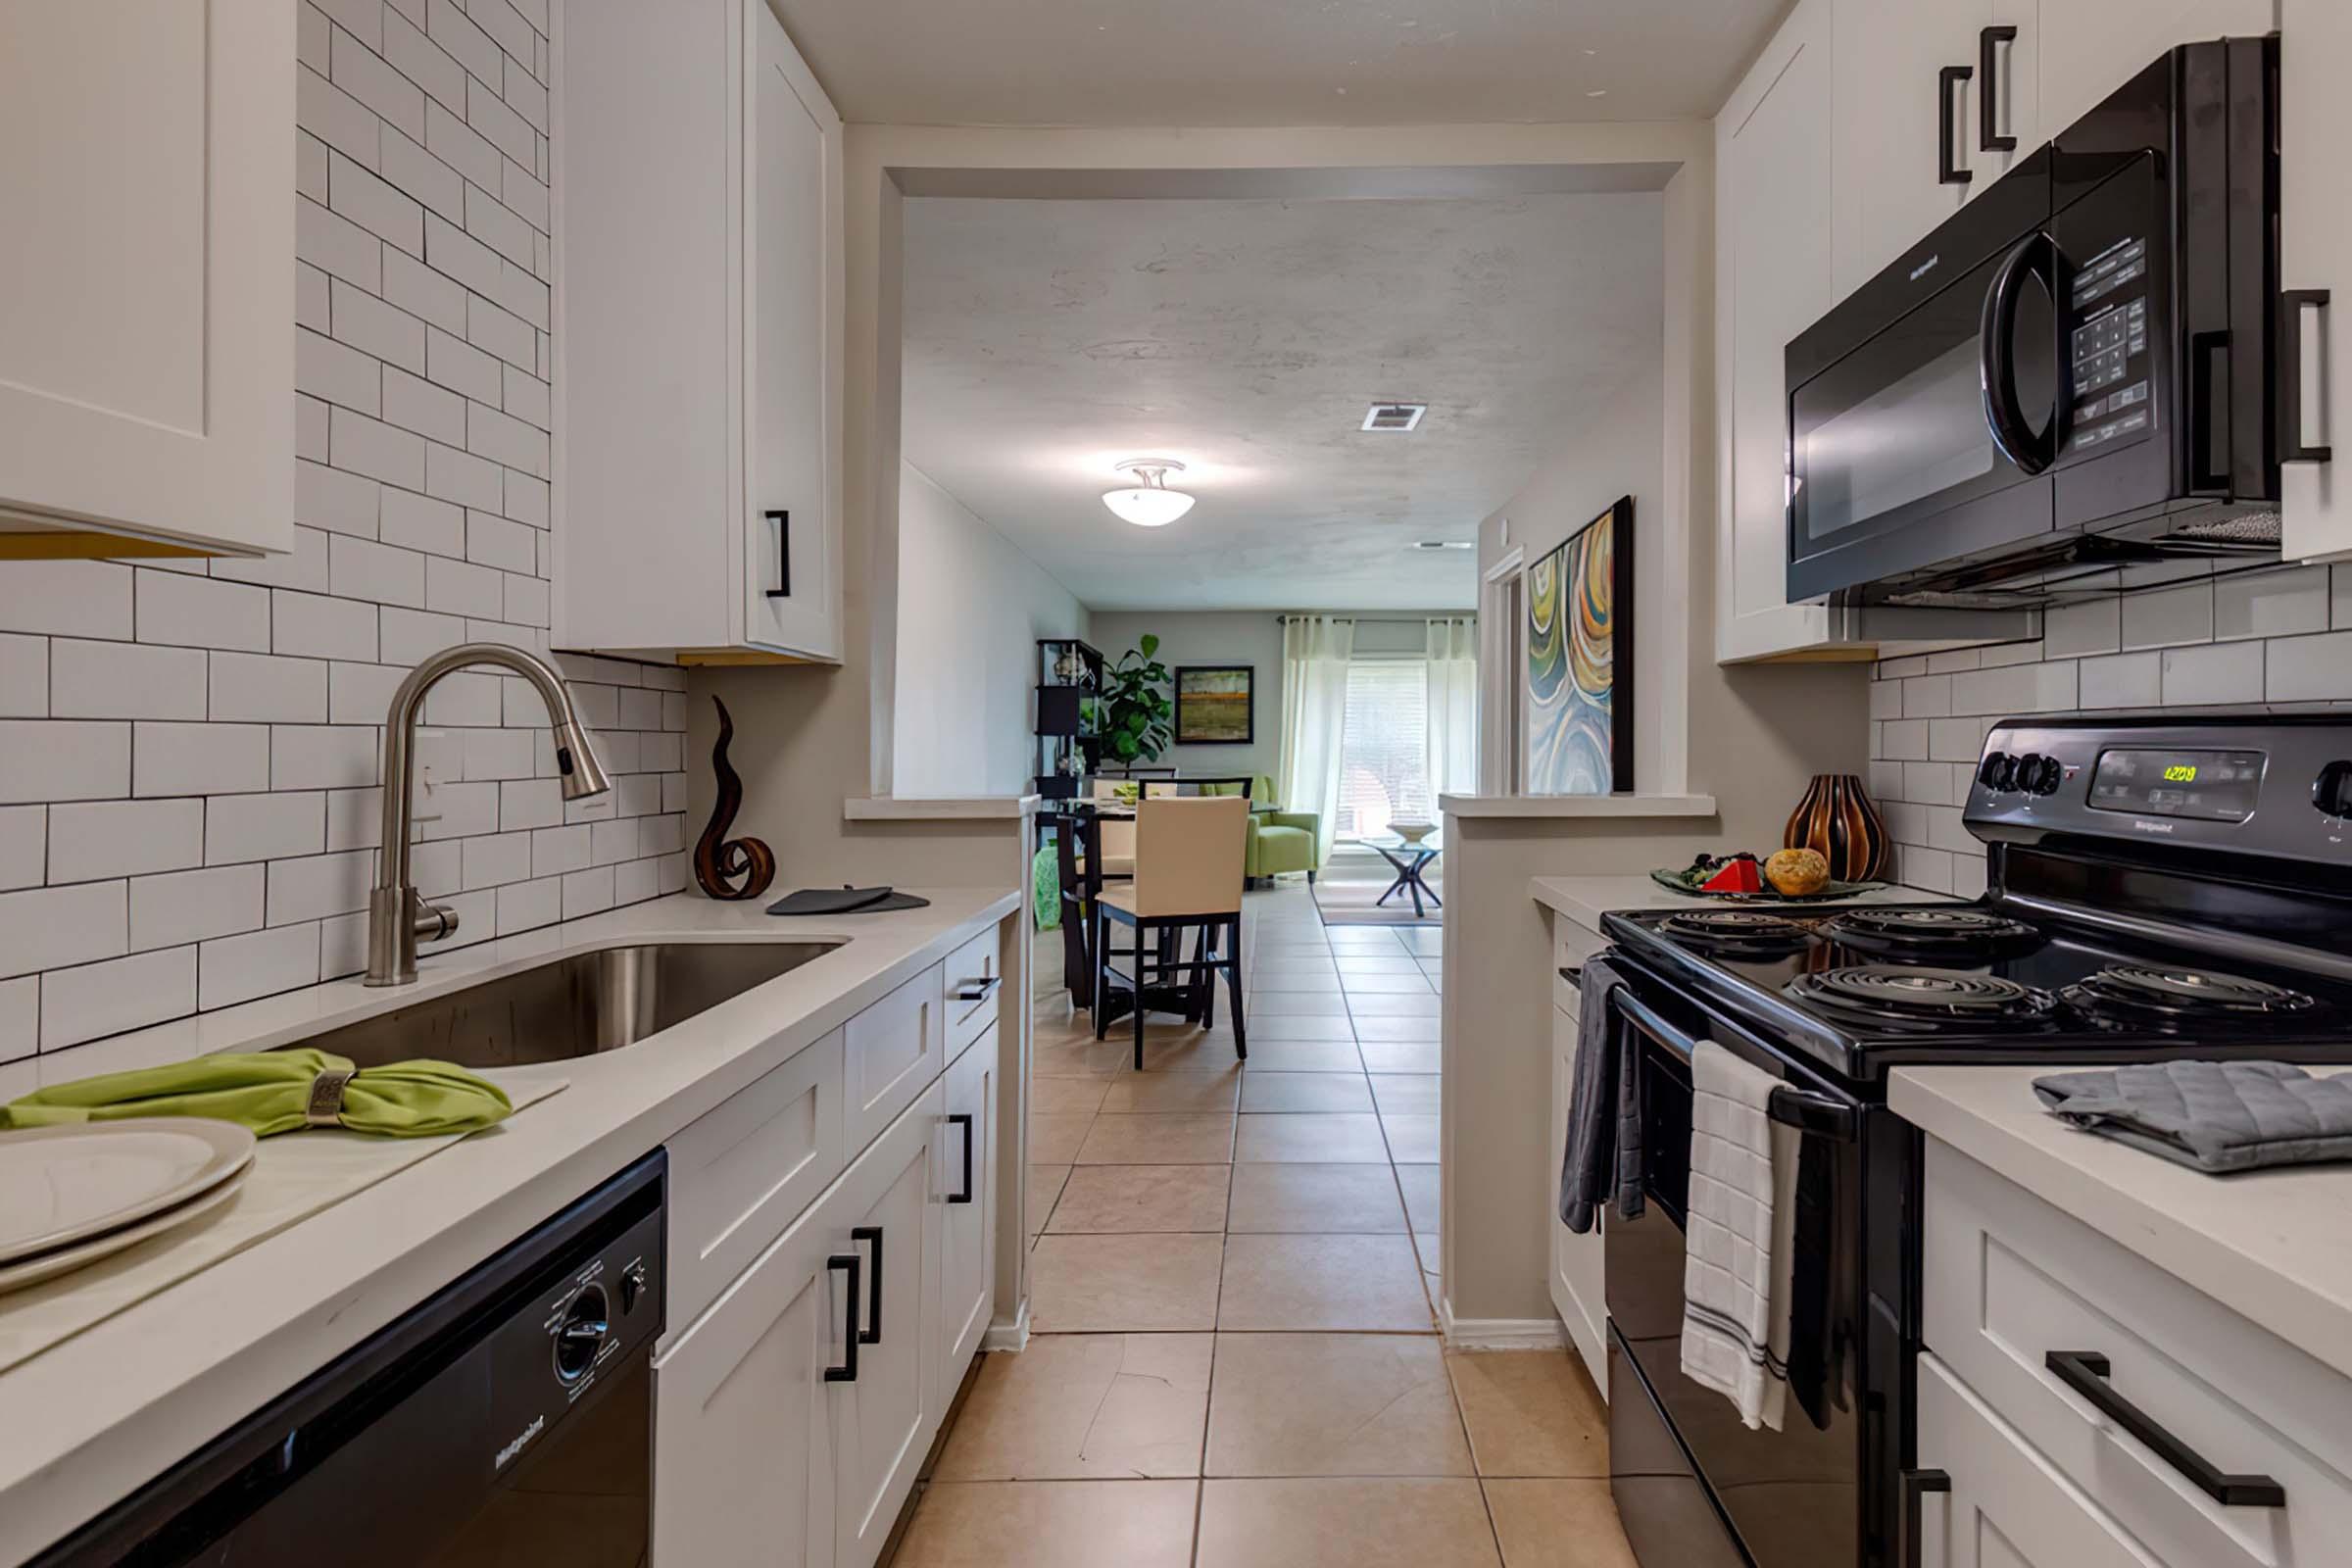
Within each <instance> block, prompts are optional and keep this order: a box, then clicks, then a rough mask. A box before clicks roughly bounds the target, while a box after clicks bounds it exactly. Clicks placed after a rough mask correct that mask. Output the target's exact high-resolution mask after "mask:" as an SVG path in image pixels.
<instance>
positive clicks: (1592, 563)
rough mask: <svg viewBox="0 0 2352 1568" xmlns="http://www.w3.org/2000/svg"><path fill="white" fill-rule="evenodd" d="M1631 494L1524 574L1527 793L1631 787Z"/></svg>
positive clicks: (1575, 792) (1577, 792)
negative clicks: (1525, 587)
mask: <svg viewBox="0 0 2352 1568" xmlns="http://www.w3.org/2000/svg"><path fill="white" fill-rule="evenodd" d="M1633 681H1634V498H1633V497H1632V496H1625V497H1621V498H1620V499H1619V500H1618V501H1617V503H1616V505H1614V506H1612V507H1610V508H1609V510H1608V511H1606V512H1604V513H1602V514H1601V515H1599V516H1597V517H1595V518H1593V520H1592V521H1591V522H1590V523H1587V524H1586V525H1585V526H1584V527H1583V528H1581V529H1579V530H1577V531H1576V532H1575V533H1573V534H1571V535H1569V536H1568V538H1567V540H1566V541H1565V542H1564V543H1562V544H1561V546H1560V547H1559V548H1558V549H1557V550H1554V551H1553V552H1552V553H1551V554H1549V555H1547V556H1545V557H1544V559H1543V560H1541V561H1539V562H1537V563H1536V564H1534V565H1533V566H1531V567H1529V568H1528V572H1527V793H1528V794H1530V795H1608V794H1612V793H1615V792H1618V791H1623V790H1630V789H1632V788H1633V787H1634V691H1633Z"/></svg>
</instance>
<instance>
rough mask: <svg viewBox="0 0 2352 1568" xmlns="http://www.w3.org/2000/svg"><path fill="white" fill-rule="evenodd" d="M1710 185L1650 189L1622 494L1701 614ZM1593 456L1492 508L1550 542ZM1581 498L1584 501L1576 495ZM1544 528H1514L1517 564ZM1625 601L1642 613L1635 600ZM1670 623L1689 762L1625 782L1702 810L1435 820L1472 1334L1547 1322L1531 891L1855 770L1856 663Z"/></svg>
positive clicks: (1567, 461) (1540, 970)
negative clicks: (1655, 374)
mask: <svg viewBox="0 0 2352 1568" xmlns="http://www.w3.org/2000/svg"><path fill="white" fill-rule="evenodd" d="M1712 180H1713V173H1712V162H1711V157H1710V156H1709V155H1708V154H1705V153H1701V154H1700V155H1698V156H1696V157H1694V158H1693V160H1692V161H1691V163H1690V164H1688V165H1686V167H1685V169H1684V171H1683V172H1682V173H1681V174H1679V175H1678V176H1677V177H1676V179H1675V180H1674V182H1673V183H1672V184H1670V185H1669V186H1668V187H1667V192H1666V196H1667V201H1666V230H1665V266H1666V273H1667V277H1666V283H1667V294H1666V319H1665V321H1664V323H1663V335H1664V347H1665V357H1664V358H1665V375H1664V380H1663V383H1662V386H1661V389H1660V393H1661V397H1662V400H1663V410H1664V417H1663V421H1662V430H1661V442H1660V453H1661V459H1660V464H1659V466H1658V471H1657V484H1656V500H1655V503H1654V504H1649V498H1648V497H1645V496H1643V495H1642V494H1641V493H1640V492H1639V491H1637V493H1636V495H1635V501H1636V508H1635V522H1636V526H1637V528H1638V529H1648V530H1651V531H1653V532H1654V534H1655V535H1656V538H1657V542H1658V545H1659V550H1660V554H1661V556H1662V557H1663V560H1662V562H1661V563H1660V565H1659V567H1658V569H1659V571H1660V578H1661V580H1660V582H1659V584H1658V586H1659V587H1660V588H1661V589H1662V590H1663V597H1664V599H1665V602H1666V603H1667V605H1669V606H1682V607H1690V606H1699V607H1704V606H1709V605H1712V604H1713V603H1714V602H1715V601H1714V562H1713V559H1712V558H1713V549H1712V540H1713V537H1714V530H1713V529H1712V528H1711V527H1709V526H1706V525H1705V520H1706V519H1708V518H1710V517H1712V516H1713V515H1714V510H1713V509H1714V493H1715V464H1714V418H1713V413H1712V411H1713V409H1714V407H1715V397H1714V382H1713V364H1712V358H1711V354H1710V352H1709V350H1708V347H1707V345H1709V344H1711V343H1712V342H1713V340H1714V329H1713V324H1712V322H1713V299H1714V277H1713V271H1714V269H1713V265H1712V261H1711V258H1712V256H1713V254H1714V235H1713V217H1712V214H1713V199H1712ZM1590 461H1591V460H1590V457H1589V455H1588V454H1586V453H1585V452H1584V451H1582V450H1581V449H1578V448H1576V447H1573V446H1571V447H1569V448H1568V449H1566V450H1565V451H1564V453H1563V456H1562V457H1560V458H1559V459H1557V460H1555V461H1554V463H1552V464H1550V465H1547V466H1546V467H1545V469H1544V471H1543V472H1540V473H1539V474H1538V475H1537V476H1536V478H1535V479H1534V480H1533V481H1531V482H1530V484H1529V485H1528V486H1527V488H1526V489H1525V490H1524V491H1523V492H1522V493H1521V495H1520V496H1519V497H1515V498H1514V499H1513V502H1512V504H1511V505H1510V506H1507V507H1505V508H1503V509H1502V510H1501V513H1500V514H1498V515H1514V516H1517V517H1520V518H1524V519H1526V521H1525V525H1526V526H1528V527H1530V528H1531V529H1533V528H1539V527H1540V528H1543V529H1553V528H1558V529H1561V532H1563V533H1564V531H1565V526H1573V525H1575V523H1576V522H1578V521H1582V520H1587V519H1588V518H1589V516H1590V512H1589V511H1588V512H1586V514H1585V516H1584V517H1577V516H1575V513H1576V512H1577V511H1578V510H1580V509H1586V508H1588V506H1590V507H1592V508H1597V506H1598V505H1600V504H1604V503H1605V502H1607V501H1609V500H1611V499H1614V497H1615V495H1616V494H1618V493H1620V492H1619V489H1618V488H1613V485H1614V480H1608V481H1604V482H1598V483H1595V482H1594V481H1593V479H1592V478H1590V477H1587V476H1586V475H1585V474H1584V473H1583V472H1582V471H1581V466H1582V465H1584V464H1587V463H1589V462H1590ZM1626 461H1627V462H1629V463H1630V462H1631V460H1630V459H1628V460H1626ZM1608 471H1609V472H1611V473H1614V472H1616V471H1619V470H1616V469H1611V470H1608ZM1595 491H1597V492H1603V493H1601V494H1599V496H1598V500H1597V501H1593V502H1590V503H1589V502H1588V501H1587V500H1586V499H1584V498H1585V497H1586V496H1588V495H1589V494H1591V493H1593V492H1595ZM1571 496H1573V497H1576V498H1577V499H1576V500H1575V501H1574V502H1573V503H1571V502H1569V501H1568V500H1566V499H1564V498H1565V497H1571ZM1496 532H1497V530H1496V528H1495V524H1494V520H1493V519H1490V521H1489V525H1488V527H1487V528H1486V529H1484V530H1482V532H1481V543H1480V555H1481V560H1482V563H1483V562H1488V561H1492V560H1494V559H1495V556H1496V555H1499V553H1500V550H1499V546H1498V544H1497V543H1496V542H1495V535H1496ZM1560 536H1561V535H1560V534H1559V533H1553V534H1551V535H1550V537H1549V539H1545V538H1544V536H1543V535H1541V534H1534V535H1531V537H1530V539H1529V559H1530V560H1531V561H1532V560H1534V559H1535V557H1536V555H1537V553H1538V551H1539V549H1541V548H1548V545H1549V543H1551V542H1556V540H1557V538H1558V537H1560ZM1490 551H1493V552H1494V554H1490ZM1637 559H1638V560H1639V561H1641V562H1642V564H1644V565H1647V564H1648V558H1647V557H1639V558H1637ZM1639 603H1641V604H1642V606H1643V608H1644V609H1645V610H1646V609H1647V608H1648V603H1649V601H1648V599H1647V597H1646V596H1644V597H1643V598H1642V600H1641V601H1639ZM1660 618H1661V619H1667V618H1668V617H1667V616H1663V615H1662V616H1661V617H1660ZM1681 621H1682V623H1681V625H1680V626H1679V627H1678V629H1677V631H1676V633H1675V635H1674V638H1673V639H1672V640H1661V639H1654V638H1653V639H1651V640H1649V641H1648V642H1646V643H1643V642H1640V640H1639V639H1638V648H1639V657H1640V658H1641V660H1642V665H1641V668H1642V681H1643V682H1647V683H1649V689H1650V692H1651V693H1652V694H1654V695H1655V696H1656V697H1658V698H1659V699H1660V704H1659V706H1660V709H1661V711H1660V714H1659V717H1660V719H1661V721H1662V722H1663V725H1664V728H1663V731H1662V734H1661V739H1662V740H1663V741H1665V743H1666V744H1667V746H1668V747H1669V748H1683V749H1687V750H1685V752H1684V755H1685V756H1686V757H1687V767H1686V769H1685V770H1684V771H1683V772H1682V773H1681V774H1680V775H1679V776H1669V777H1662V778H1659V779H1656V780H1650V779H1643V780H1641V781H1640V782H1641V785H1642V792H1644V793H1656V792H1659V791H1662V790H1673V789H1677V788H1682V787H1684V785H1685V783H1686V781H1687V787H1688V789H1689V791H1690V792H1691V793H1693V794H1702V795H1713V796H1714V797H1715V798H1716V801H1717V803H1718V814H1717V815H1716V816H1715V817H1712V818H1706V817H1679V818H1650V819H1646V820H1644V819H1642V818H1624V817H1616V818H1583V819H1561V818H1551V819H1537V820H1530V819H1514V818H1496V817H1475V818H1474V817H1467V816H1454V817H1449V818H1448V819H1447V822H1446V962H1445V978H1446V1001H1445V1037H1446V1047H1445V1049H1446V1061H1445V1069H1446V1096H1445V1101H1444V1108H1443V1116H1444V1139H1445V1147H1446V1164H1447V1170H1448V1174H1449V1180H1448V1182H1447V1184H1446V1194H1445V1208H1446V1214H1445V1219H1444V1234H1445V1238H1446V1240H1445V1249H1446V1256H1445V1266H1444V1271H1443V1289H1444V1292H1445V1297H1446V1301H1445V1310H1446V1315H1447V1320H1448V1322H1449V1323H1451V1324H1454V1325H1457V1326H1460V1327H1461V1328H1462V1329H1463V1331H1464V1332H1466V1333H1469V1334H1473V1335H1475V1334H1477V1333H1481V1332H1493V1331H1495V1330H1496V1329H1497V1328H1498V1330H1499V1332H1502V1333H1506V1334H1507V1333H1509V1332H1511V1331H1512V1330H1513V1329H1514V1328H1517V1329H1525V1328H1526V1327H1528V1326H1530V1325H1541V1324H1543V1323H1544V1322H1547V1321H1549V1320H1550V1319H1551V1318H1552V1316H1553V1312H1552V1307H1551V1301H1550V1297H1549V1293H1548V1290H1547V1285H1546V1280H1547V1274H1548V1270H1549V1256H1550V1242H1549V1238H1550V1231H1549V1224H1550V1214H1551V1212H1552V1209H1553V1207H1554V1204H1555V1202H1556V1199H1557V1191H1556V1188H1557V1183H1558V1180H1559V1168H1560V1153H1561V1152H1560V1151H1559V1150H1557V1149H1555V1148H1552V1147H1551V1143H1550V1104H1551V1066H1550V1048H1551V1028H1552V1025H1551V1019H1552V1007H1551V979H1552V965H1551V948H1550V926H1549V924H1548V919H1547V916H1546V914H1545V912H1544V909H1543V908H1542V907H1539V906H1538V905H1537V904H1536V903H1535V902H1534V900H1533V899H1532V898H1531V896H1530V895H1529V892H1528V882H1529V879H1530V878H1533V877H1538V876H1578V875H1592V874H1604V873H1612V872H1642V871H1645V870H1647V869H1649V868H1650V867H1652V866H1658V865H1673V864H1679V863H1682V862H1685V861H1687V860H1689V859H1690V858H1691V856H1692V855H1693V854H1694V853H1696V852H1697V851H1698V850H1701V849H1708V850H1721V849H1725V848H1741V849H1754V850H1759V851H1760V850H1763V849H1766V848H1770V847H1773V846H1777V845H1778V844H1779V842H1780V836H1781V830H1782V828H1783V827H1784V826H1785V824H1786V822H1787V818H1788V814H1789V809H1791V808H1792V807H1793V806H1794V805H1795V804H1796V799H1797V796H1798V794H1799V793H1800V791H1801V788H1802V785H1803V783H1804V781H1805V779H1806V778H1808V777H1809V776H1810V775H1812V774H1813V773H1815V772H1821V771H1838V772H1850V771H1859V770H1860V769H1861V767H1862V765H1863V761H1864V755H1865V753H1866V752H1867V750H1868V728H1869V726H1868V721H1867V720H1868V711H1869V709H1868V693H1867V689H1866V685H1865V682H1866V681H1867V679H1868V668H1867V666H1864V665H1841V664H1815V665H1807V664H1788V665H1770V666H1767V665H1742V666H1737V667H1731V668H1726V667H1723V666H1720V665H1718V664H1717V663H1716V662H1715V660H1714V640H1715V628H1714V622H1713V620H1712V618H1711V616H1709V615H1708V614H1706V613H1703V611H1701V612H1699V613H1691V614H1688V615H1685V616H1683V617H1681ZM1670 623H1671V621H1670ZM1677 720H1679V721H1680V722H1677ZM1668 755H1669V759H1671V752H1670V753H1669V754H1668ZM1660 765H1661V770H1662V771H1663V770H1664V769H1665V768H1667V767H1669V766H1670V765H1671V760H1669V761H1668V762H1665V763H1661V764H1660ZM1482 1325H1484V1326H1494V1327H1490V1328H1482V1327H1481V1326H1482Z"/></svg>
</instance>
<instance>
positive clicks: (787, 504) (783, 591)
mask: <svg viewBox="0 0 2352 1568" xmlns="http://www.w3.org/2000/svg"><path fill="white" fill-rule="evenodd" d="M750 5H751V10H752V13H753V23H754V26H755V28H756V34H755V47H754V60H753V82H752V87H751V91H750V92H749V94H748V95H747V102H748V110H749V112H748V115H747V117H746V124H745V130H744V134H745V138H746V145H745V149H744V156H745V161H746V170H747V174H748V177H747V180H746V185H747V191H746V200H747V202H748V204H749V207H750V211H749V213H748V214H747V215H746V228H747V229H748V231H749V233H750V235H751V252H750V265H749V267H748V268H747V275H746V276H745V279H744V301H745V314H746V318H747V320H748V324H749V333H750V342H749V344H748V346H747V354H746V360H747V364H746V374H747V375H748V376H749V378H750V380H751V387H750V394H751V395H750V398H749V400H748V407H749V428H748V429H747V430H746V432H745V449H746V452H747V456H748V466H749V474H748V479H747V483H748V489H749V495H748V497H747V501H748V505H747V508H746V512H747V516H746V519H745V522H746V526H747V528H748V529H749V530H750V539H749V545H750V548H749V550H748V552H747V559H748V561H749V563H750V581H749V589H750V596H751V598H750V606H749V609H748V611H747V614H746V619H745V625H746V626H747V628H748V629H749V632H750V640H751V641H753V642H758V643H767V644H772V645H774V646H776V647H778V648H783V649H787V650H791V651H795V652H809V653H825V654H834V653H838V652H839V646H838V628H837V627H836V625H835V624H834V613H833V609H832V606H833V602H834V601H833V588H832V584H833V574H834V573H835V572H836V571H837V570H838V569H839V568H838V564H837V563H836V562H835V561H834V559H833V549H832V542H831V538H830V532H829V530H830V527H831V523H830V513H831V510H832V504H833V497H832V495H831V489H830V485H829V483H828V478H829V476H828V473H827V462H826V459H827V453H828V450H829V448H830V446H831V442H832V439H833V435H834V432H833V431H832V430H831V429H830V428H829V427H828V419H829V417H830V411H829V409H828V408H827V406H826V405H827V400H826V398H825V395H824V389H825V385H826V383H827V381H828V379H829V378H830V377H831V375H832V374H833V373H834V370H835V367H833V366H832V365H831V364H830V363H829V355H828V342H829V334H828V332H827V330H826V275H825V274H826V257H827V252H828V248H829V246H830V244H831V241H832V235H831V234H830V233H829V232H828V229H827V224H826V221H825V215H826V214H827V213H828V212H829V210H830V205H829V200H828V192H827V190H826V178H827V171H828V169H829V168H830V167H831V163H832V161H833V158H834V156H835V154H834V150H833V148H832V146H831V138H832V137H833V136H834V135H836V134H837V133H838V130H839V122H838V121H835V120H833V118H832V111H831V109H830V107H829V106H826V105H825V103H824V99H823V97H822V96H821V94H818V93H817V92H816V90H815V85H814V83H813V82H812V81H810V80H809V77H808V72H807V68H806V67H804V66H803V65H802V64H801V60H800V57H799V56H798V55H797V54H795V53H794V52H793V49H792V45H791V42H790V41H789V40H788V39H787V38H786V37H785V35H784V26H783V24H782V23H780V22H778V21H777V20H776V18H775V14H774V13H773V12H771V11H769V10H768V8H767V7H766V6H765V5H764V4H762V3H760V0H750Z"/></svg>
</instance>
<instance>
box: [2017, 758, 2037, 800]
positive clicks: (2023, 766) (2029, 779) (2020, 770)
mask: <svg viewBox="0 0 2352 1568" xmlns="http://www.w3.org/2000/svg"><path fill="white" fill-rule="evenodd" d="M2041 761H2042V758H2041V754H2040V753H2039V752H2028V753H2027V754H2026V755H2025V756H2023V757H2021V758H2019V759H2018V760H2017V767H2016V769H2015V770H2014V772H2012V774H2011V775H2010V777H2011V779H2012V780H2013V781H2014V784H2015V787H2016V788H2018V789H2021V790H2024V791H2025V792H2026V793H2027V794H2029V795H2031V794H2033V793H2034V780H2035V779H2037V778H2039V777H2040V776H2041Z"/></svg>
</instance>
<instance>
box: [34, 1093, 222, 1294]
mask: <svg viewBox="0 0 2352 1568" xmlns="http://www.w3.org/2000/svg"><path fill="white" fill-rule="evenodd" d="M252 1159H253V1134H251V1133H249V1132H247V1131H246V1130H245V1129H244V1128H242V1127H239V1126H237V1125H236V1124H235V1123H234V1122H225V1121H211V1120H207V1119H204V1118H202V1117H195V1116H150V1117H140V1118H137V1119H133V1120H128V1121H106V1122H78V1123H75V1124H73V1126H69V1127H26V1128H23V1129H21V1130H19V1131H16V1132H0V1267H4V1266H6V1265H8V1264H11V1263H15V1262H18V1261H20V1260H22V1259H25V1258H29V1257H33V1256H35V1255H36V1254H39V1253H43V1252H48V1251H53V1250H57V1249H59V1248H66V1247H75V1246H78V1245H79V1244H81V1243H82V1242H86V1241H89V1240H91V1239H93V1238H95V1237H99V1236H103V1235H105V1234H106V1233H108V1232H110V1231H115V1230H120V1229H121V1228H122V1227H123V1226H125V1225H129V1224H132V1223H134V1222H136V1221H138V1220H141V1219H144V1218H145V1217H147V1216H148V1215H150V1214H156V1213H161V1212H162V1211H163V1210H165V1209H168V1208H172V1207H174V1206H176V1205H178V1204H182V1203H185V1202H187V1201H189V1200H190V1199H192V1198H195V1197H197V1196H199V1195H201V1194H203V1193H205V1192H207V1191H210V1190H211V1189H212V1188H215V1187H218V1186H220V1185H221V1183H222V1182H224V1181H226V1180H227V1179H228V1178H229V1177H231V1176H234V1175H235V1174H236V1173H237V1172H238V1171H241V1170H243V1169H244V1168H245V1167H246V1165H248V1164H249V1163H251V1162H252Z"/></svg>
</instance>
